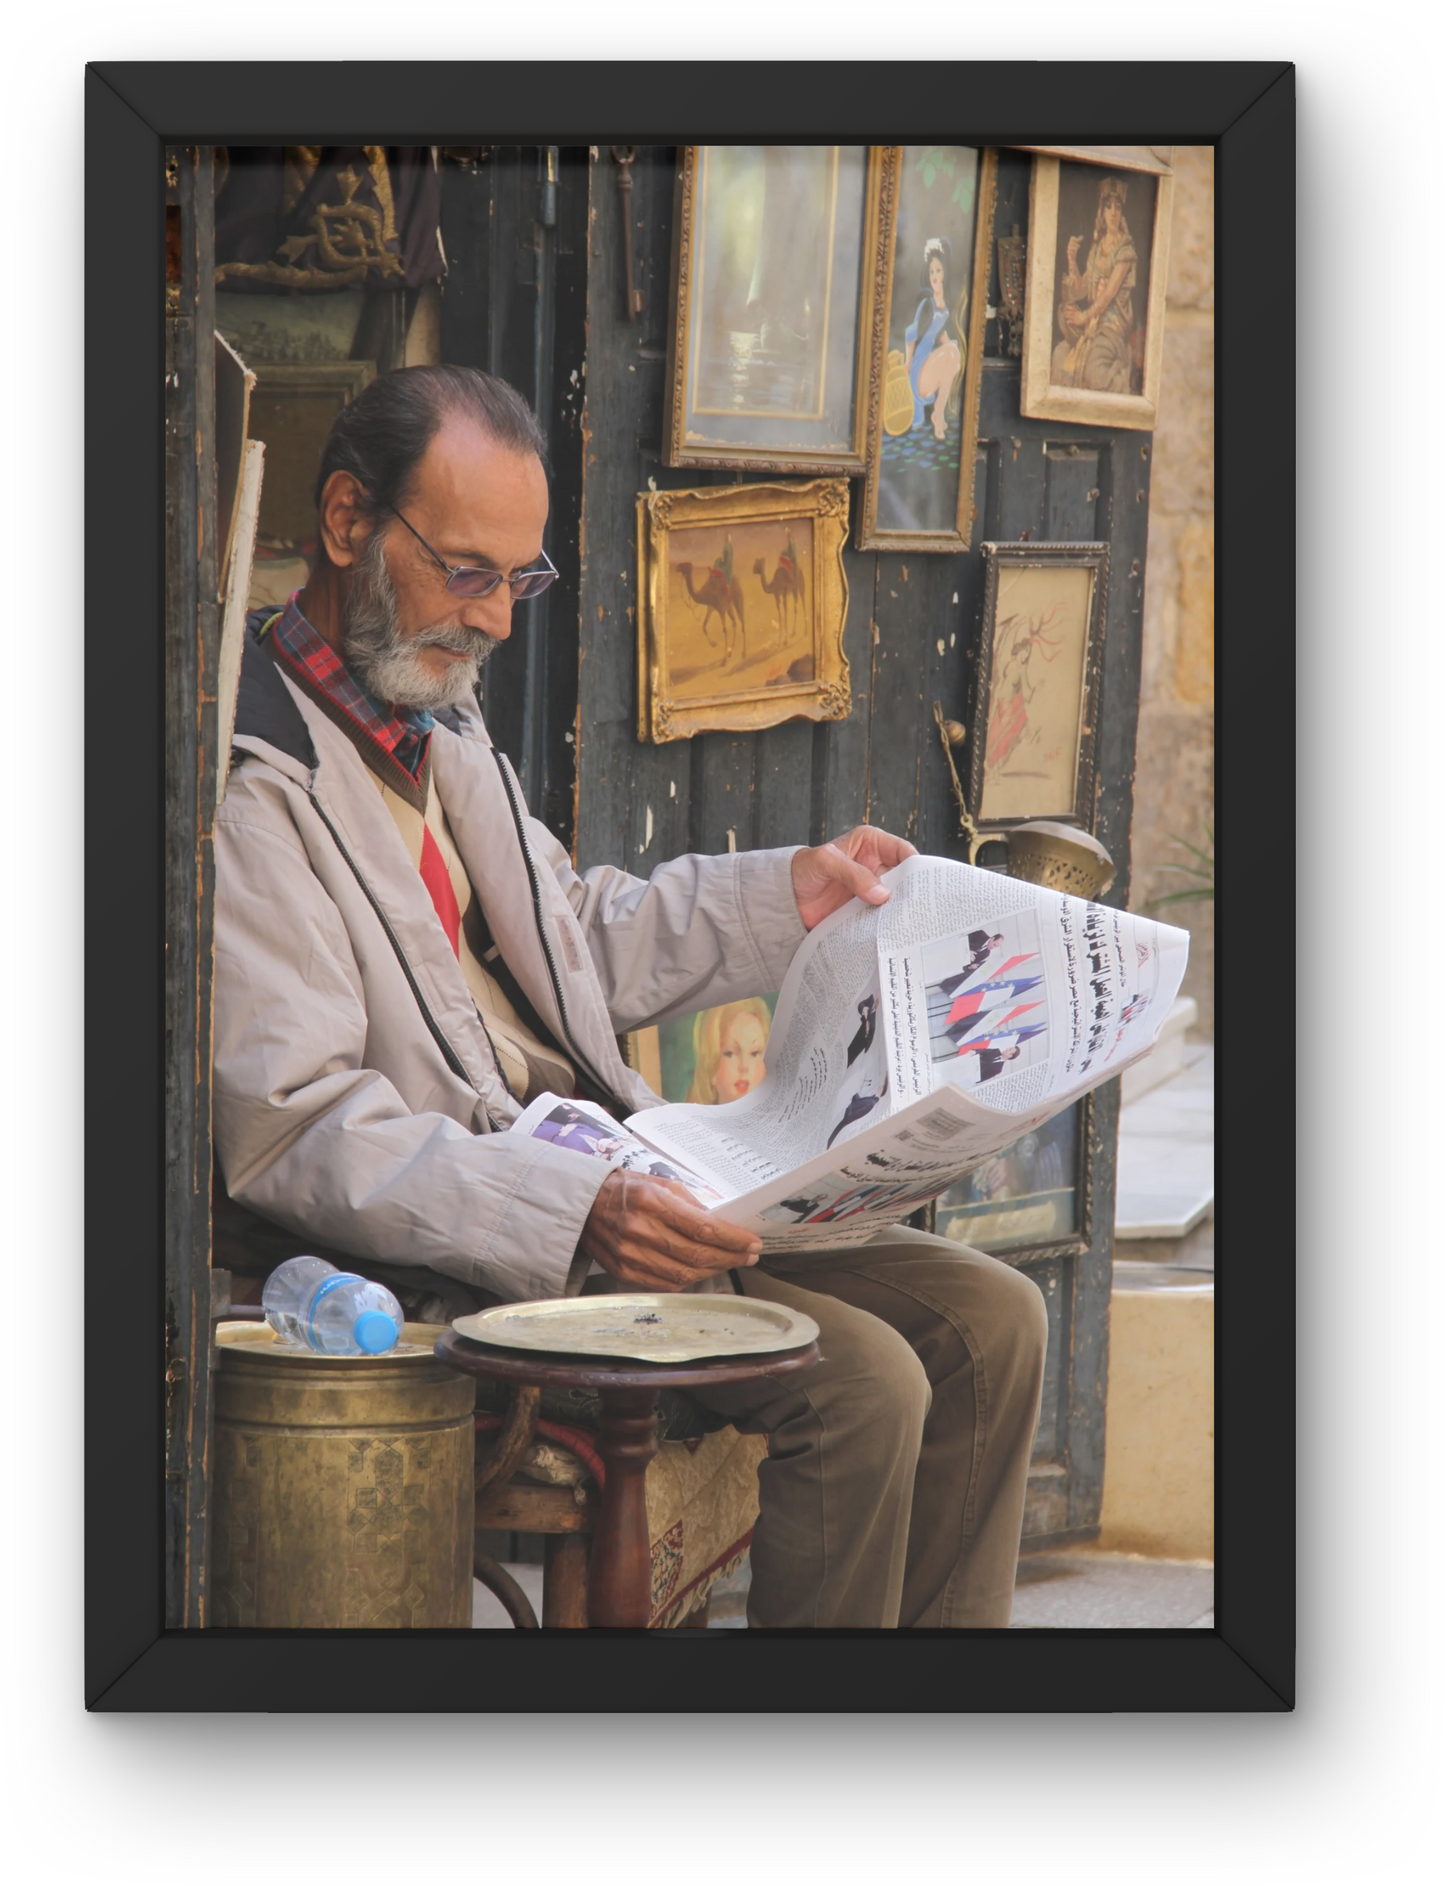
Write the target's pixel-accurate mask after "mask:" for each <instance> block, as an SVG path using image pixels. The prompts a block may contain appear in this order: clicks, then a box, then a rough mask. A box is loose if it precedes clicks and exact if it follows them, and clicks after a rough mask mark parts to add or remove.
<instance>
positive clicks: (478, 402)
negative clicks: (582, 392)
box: [316, 367, 547, 513]
mask: <svg viewBox="0 0 1445 1886" xmlns="http://www.w3.org/2000/svg"><path fill="white" fill-rule="evenodd" d="M453 415H456V416H459V417H461V418H465V419H470V420H472V421H474V423H475V424H476V425H477V426H479V427H480V428H481V430H482V431H483V432H484V433H485V434H486V436H487V437H488V438H489V439H491V440H492V441H493V442H494V443H495V444H497V445H504V446H508V447H510V448H511V450H512V451H514V452H534V453H535V454H536V456H537V457H538V458H539V459H541V460H542V462H543V463H544V464H545V463H546V459H547V442H546V440H545V439H544V438H543V436H542V428H541V427H540V426H539V425H538V424H537V420H536V416H535V415H534V414H533V412H532V409H531V407H530V406H529V405H528V404H527V402H526V401H525V400H524V399H523V398H522V396H521V394H520V393H518V392H517V391H516V389H515V388H514V387H510V386H508V385H507V383H506V381H505V380H498V379H495V378H494V377H493V376H492V375H491V374H490V373H483V372H482V371H481V369H480V368H478V367H400V368H398V369H397V371H396V372H395V373H384V374H383V375H382V376H381V378H380V379H379V380H373V381H372V383H371V385H370V386H368V387H366V388H365V389H364V390H363V391H362V392H360V393H358V394H357V396H356V398H355V399H354V400H352V402H351V404H350V405H349V406H343V407H342V409H341V411H340V412H339V413H338V414H337V416H336V421H335V423H334V424H333V426H332V428H331V434H330V437H329V438H328V439H327V441H326V449H325V450H324V451H323V452H322V454H321V469H320V470H319V471H318V472H317V474H316V506H317V509H318V510H319V509H320V507H321V494H322V492H323V491H324V490H325V489H326V481H327V479H328V478H329V477H330V476H331V474H332V473H333V472H338V471H346V472H350V473H351V475H352V477H353V478H355V479H356V481H357V483H358V484H359V485H360V486H361V488H362V490H363V491H364V492H365V493H366V503H365V508H366V509H367V510H368V511H370V512H373V513H375V512H376V511H380V510H385V509H386V508H387V507H388V506H396V505H399V504H400V503H401V502H402V500H403V499H404V498H405V496H406V493H407V489H408V487H409V485H410V483H411V479H412V474H413V473H414V472H415V470H416V468H417V466H418V465H419V464H420V463H421V459H422V454H423V453H424V452H425V451H426V449H427V447H428V446H429V445H430V444H431V442H432V440H433V439H434V438H435V437H436V435H437V433H438V431H440V429H441V426H442V424H443V422H444V421H445V420H447V419H450V418H451V417H452V416H453Z"/></svg>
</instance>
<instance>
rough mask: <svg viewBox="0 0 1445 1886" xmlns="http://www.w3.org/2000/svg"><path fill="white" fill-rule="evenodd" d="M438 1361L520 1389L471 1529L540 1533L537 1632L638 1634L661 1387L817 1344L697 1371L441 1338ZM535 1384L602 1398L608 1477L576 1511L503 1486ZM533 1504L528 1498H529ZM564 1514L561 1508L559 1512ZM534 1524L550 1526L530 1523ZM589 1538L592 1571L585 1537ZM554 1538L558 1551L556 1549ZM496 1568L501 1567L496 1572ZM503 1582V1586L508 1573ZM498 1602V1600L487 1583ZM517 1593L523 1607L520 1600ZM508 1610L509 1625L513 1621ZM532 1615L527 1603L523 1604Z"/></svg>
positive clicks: (569, 1493)
mask: <svg viewBox="0 0 1445 1886" xmlns="http://www.w3.org/2000/svg"><path fill="white" fill-rule="evenodd" d="M436 1353H437V1355H438V1356H439V1357H440V1358H441V1360H442V1361H443V1362H445V1363H447V1364H448V1365H449V1366H450V1367H451V1368H454V1369H460V1370H461V1371H463V1373H465V1374H468V1375H481V1376H486V1377H488V1378H490V1379H491V1380H493V1381H498V1382H507V1383H511V1384H513V1385H514V1386H516V1387H517V1388H518V1389H519V1390H520V1391H521V1392H520V1393H518V1394H517V1395H516V1396H515V1397H514V1399H513V1402H512V1405H511V1408H510V1409H509V1411H508V1414H507V1419H506V1423H505V1425H504V1427H503V1429H502V1432H501V1435H500V1436H499V1438H498V1442H497V1445H496V1447H495V1448H494V1450H493V1452H492V1455H491V1457H490V1458H489V1459H488V1460H487V1461H486V1462H484V1463H483V1467H482V1469H481V1472H480V1473H479V1475H478V1482H479V1484H478V1499H477V1521H476V1523H477V1525H478V1526H494V1527H497V1528H498V1529H499V1530H507V1531H524V1532H530V1531H541V1532H545V1533H546V1534H547V1565H546V1585H545V1587H544V1589H546V1590H547V1592H548V1596H547V1597H546V1598H545V1599H544V1604H543V1617H542V1622H543V1624H544V1625H545V1624H553V1625H562V1626H569V1627H571V1628H574V1629H575V1628H579V1627H581V1626H582V1625H583V1624H584V1623H585V1624H588V1625H591V1626H594V1627H598V1628H603V1629H612V1630H645V1629H646V1628H647V1625H648V1623H649V1621H650V1618H651V1614H652V1551H651V1541H650V1539H649V1537H648V1531H647V1506H646V1502H645V1499H644V1496H643V1478H644V1476H645V1474H646V1472H647V1463H648V1462H649V1461H650V1460H651V1459H652V1457H653V1455H654V1454H655V1453H656V1452H657V1397H658V1393H659V1391H660V1390H662V1389H664V1388H682V1389H688V1388H704V1387H706V1386H707V1385H708V1384H709V1383H713V1384H716V1385H718V1386H719V1387H720V1386H722V1385H723V1384H724V1383H727V1382H751V1381H757V1380H758V1379H759V1378H761V1377H763V1376H771V1375H790V1374H794V1373H796V1372H797V1371H799V1370H803V1369H810V1368H812V1367H813V1365H814V1363H815V1362H817V1360H818V1345H817V1343H816V1342H812V1343H809V1344H808V1345H807V1347H806V1348H804V1349H789V1350H785V1351H783V1352H781V1353H779V1354H776V1355H763V1356H735V1357H725V1358H722V1359H721V1360H718V1361H711V1362H697V1363H658V1362H631V1361H624V1362H619V1363H610V1362H607V1361H605V1360H603V1359H602V1358H601V1357H595V1356H588V1357H573V1358H570V1359H569V1358H560V1359H559V1358H558V1357H557V1356H555V1355H542V1354H536V1353H533V1352H530V1351H518V1350H515V1349H499V1348H492V1347H490V1346H488V1345H487V1344H485V1343H479V1342H471V1341H469V1340H468V1339H467V1338H466V1337H465V1336H459V1335H458V1334H457V1332H456V1331H455V1330H454V1329H453V1330H448V1331H447V1333H446V1334H445V1335H444V1336H442V1337H440V1338H438V1341H437V1344H436ZM543 1388H588V1389H595V1390H596V1391H597V1393H598V1394H599V1396H600V1397H601V1400H602V1417H601V1423H600V1427H599V1432H598V1437H597V1442H598V1445H597V1451H598V1453H599V1454H600V1455H601V1457H602V1461H603V1464H604V1467H605V1469H606V1485H605V1486H604V1488H603V1491H602V1496H601V1499H600V1500H598V1499H595V1498H594V1497H591V1496H588V1497H587V1498H586V1499H585V1501H584V1503H581V1504H579V1502H578V1501H577V1499H576V1496H575V1493H574V1491H573V1489H572V1488H570V1487H533V1486H525V1485H522V1484H520V1483H518V1484H511V1485H507V1484H504V1476H506V1475H510V1473H511V1472H512V1470H513V1468H515V1466H516V1465H517V1463H518V1461H520V1460H521V1458H522V1456H523V1454H524V1453H525V1452H526V1450H527V1447H528V1446H529V1445H530V1443H531V1439H532V1435H533V1432H534V1431H535V1427H536V1419H537V1403H538V1400H539V1399H540V1391H541V1390H542V1389H543ZM533 1496H537V1497H535V1498H534V1497H533ZM569 1508H570V1511H569V1510H568V1509H569ZM539 1519H541V1520H543V1521H545V1522H547V1523H545V1524H541V1525H539V1524H538V1523H537V1521H538V1520H539ZM589 1533H590V1534H591V1535H592V1547H591V1554H590V1566H589V1562H588V1550H587V1546H586V1543H585V1542H586V1538H587V1535H588V1534H589ZM554 1540H555V1542H556V1543H555V1545H554ZM495 1569H496V1570H497V1571H500V1567H498V1568H495ZM501 1577H502V1579H503V1580H505V1581H506V1583H508V1584H510V1583H511V1580H510V1579H507V1575H506V1574H505V1573H501ZM486 1582H487V1583H489V1584H492V1588H493V1589H494V1590H496V1591H497V1595H498V1596H499V1597H501V1598H502V1601H503V1603H504V1604H507V1596H506V1594H505V1592H504V1590H503V1589H501V1588H499V1587H498V1586H497V1585H496V1584H495V1583H494V1582H493V1580H492V1579H490V1578H489V1579H488V1580H487V1581H486ZM516 1596H517V1597H518V1598H520V1599H521V1602H522V1604H523V1605H525V1604H526V1599H525V1598H524V1597H522V1594H521V1593H520V1592H517V1593H516ZM507 1608H508V1609H509V1610H510V1611H512V1616H513V1621H514V1622H520V1621H521V1619H520V1618H519V1617H518V1615H517V1612H516V1611H514V1610H512V1606H511V1604H508V1607H507ZM528 1610H530V1607H528Z"/></svg>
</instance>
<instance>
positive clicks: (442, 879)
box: [421, 825, 462, 956]
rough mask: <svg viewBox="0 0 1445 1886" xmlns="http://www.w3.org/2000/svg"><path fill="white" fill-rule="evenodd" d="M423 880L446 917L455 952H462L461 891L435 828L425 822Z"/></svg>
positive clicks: (423, 829) (423, 831) (446, 928)
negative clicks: (449, 870) (454, 882)
mask: <svg viewBox="0 0 1445 1886" xmlns="http://www.w3.org/2000/svg"><path fill="white" fill-rule="evenodd" d="M421 881H422V883H423V884H425V886H426V887H427V891H428V893H429V895H430V897H431V900H432V903H433V905H434V906H435V909H436V913H437V915H438V916H439V917H440V918H441V920H442V928H443V930H445V931H446V933H447V941H448V942H449V943H450V944H451V946H452V955H453V956H460V955H461V947H460V944H459V942H458V939H459V937H460V936H461V930H462V913H461V911H460V910H458V909H457V894H456V892H455V891H454V890H453V889H452V881H451V878H450V876H449V875H448V873H447V868H446V865H445V864H444V863H443V861H442V854H441V847H440V846H439V845H438V844H437V841H436V840H435V839H434V838H433V837H432V835H431V828H430V827H429V826H425V825H424V826H423V827H422V838H421Z"/></svg>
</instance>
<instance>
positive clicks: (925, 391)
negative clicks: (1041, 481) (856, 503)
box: [857, 144, 998, 550]
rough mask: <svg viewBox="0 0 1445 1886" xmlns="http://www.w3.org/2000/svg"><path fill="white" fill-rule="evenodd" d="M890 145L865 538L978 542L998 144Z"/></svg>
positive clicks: (945, 546)
mask: <svg viewBox="0 0 1445 1886" xmlns="http://www.w3.org/2000/svg"><path fill="white" fill-rule="evenodd" d="M888 156H889V167H888V170H887V172H886V173H885V182H886V184H887V185H889V186H891V187H892V189H893V193H894V202H893V205H892V214H891V215H886V216H884V217H882V218H880V236H881V239H882V242H883V270H882V274H883V281H884V284H885V287H884V292H883V293H882V294H880V295H879V296H878V298H877V300H876V302H875V304H874V308H873V330H872V336H871V348H872V372H871V374H870V378H869V402H868V474H867V477H866V479H865V481H864V485H863V501H862V507H861V509H860V511H859V516H858V532H857V545H858V548H859V549H860V550H967V549H968V547H969V540H970V537H971V535H972V531H973V491H974V477H973V458H974V447H975V444H976V442H977V439H978V396H979V388H980V385H981V384H982V379H983V331H984V319H985V314H986V303H987V301H988V276H989V242H990V239H991V237H992V234H993V210H994V188H995V178H996V175H997V167H998V158H997V153H996V152H994V151H992V150H980V149H977V148H975V147H974V146H973V145H968V144H904V145H901V146H898V147H897V148H895V149H893V150H891V151H890V152H889V153H888Z"/></svg>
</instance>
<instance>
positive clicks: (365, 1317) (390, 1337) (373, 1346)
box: [351, 1310, 401, 1356]
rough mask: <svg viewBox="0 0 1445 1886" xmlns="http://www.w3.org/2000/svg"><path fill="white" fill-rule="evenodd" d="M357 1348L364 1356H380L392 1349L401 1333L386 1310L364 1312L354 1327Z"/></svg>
mask: <svg viewBox="0 0 1445 1886" xmlns="http://www.w3.org/2000/svg"><path fill="white" fill-rule="evenodd" d="M351 1333H352V1335H353V1336H354V1337H355V1339H356V1346H357V1348H358V1349H359V1350H360V1351H361V1353H362V1354H363V1355H364V1356H379V1355H382V1354H384V1353H385V1351H386V1350H388V1349H390V1348H392V1347H393V1346H394V1345H395V1343H396V1341H397V1338H398V1337H399V1336H400V1335H401V1331H400V1330H399V1329H398V1328H397V1326H396V1324H395V1323H393V1322H392V1320H391V1318H390V1317H389V1316H388V1315H387V1314H386V1311H385V1310H363V1311H362V1312H361V1315H360V1316H358V1317H357V1319H356V1322H355V1324H354V1325H353V1326H352V1331H351Z"/></svg>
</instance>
